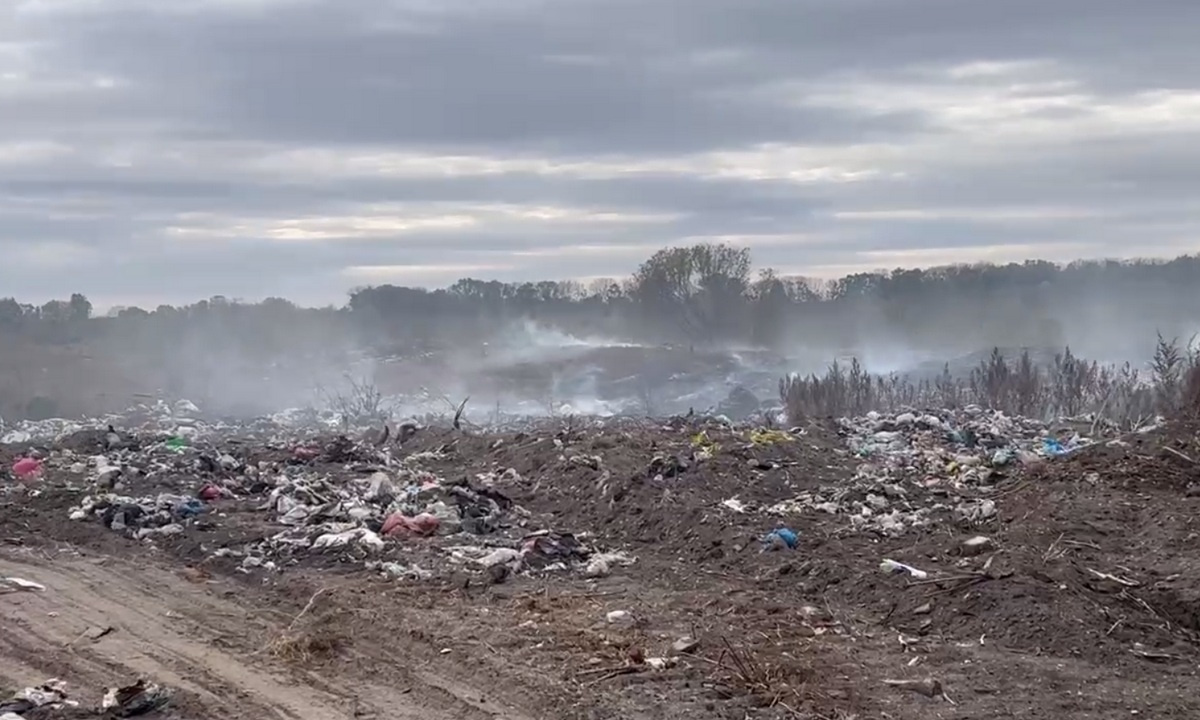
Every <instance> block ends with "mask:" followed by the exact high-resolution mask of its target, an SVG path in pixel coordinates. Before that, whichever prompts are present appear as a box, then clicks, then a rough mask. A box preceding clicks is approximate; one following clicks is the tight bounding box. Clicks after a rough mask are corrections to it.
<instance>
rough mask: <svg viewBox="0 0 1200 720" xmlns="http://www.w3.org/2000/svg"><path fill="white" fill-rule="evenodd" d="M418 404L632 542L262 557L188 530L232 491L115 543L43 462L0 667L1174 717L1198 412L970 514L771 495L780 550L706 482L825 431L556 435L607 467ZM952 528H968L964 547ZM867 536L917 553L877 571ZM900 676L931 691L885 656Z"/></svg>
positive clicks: (912, 713)
mask: <svg viewBox="0 0 1200 720" xmlns="http://www.w3.org/2000/svg"><path fill="white" fill-rule="evenodd" d="M439 432H440V431H431V432H430V433H429V434H428V436H427V437H425V438H421V439H420V440H419V442H418V443H417V445H416V446H415V447H413V448H412V450H413V451H419V450H420V449H422V447H423V446H422V443H424V444H426V445H427V446H429V447H432V446H435V445H437V446H441V445H445V444H446V443H447V442H448V441H449V442H451V443H452V444H453V448H454V452H452V453H451V454H450V456H449V457H448V458H447V459H446V460H445V461H443V462H444V463H445V467H443V468H441V470H442V472H443V473H444V474H445V475H446V476H447V477H452V476H454V475H456V474H461V475H472V474H474V473H477V472H483V471H486V470H491V469H495V468H498V467H514V468H516V469H517V470H518V471H519V473H520V475H521V476H522V477H523V478H524V481H523V484H522V485H521V486H520V487H513V488H508V489H507V491H508V492H510V494H511V495H512V496H513V499H514V500H516V501H517V502H518V503H520V504H521V505H522V506H524V507H526V508H527V509H529V510H530V511H531V512H532V513H536V514H538V515H539V516H542V517H551V518H554V522H555V524H556V526H557V527H559V528H561V529H563V530H575V531H590V532H592V533H594V534H595V535H596V536H597V537H598V538H602V539H603V540H604V541H605V542H606V543H607V544H608V545H610V546H614V547H623V548H626V549H628V550H629V551H630V552H631V553H633V554H635V555H636V556H637V557H638V562H637V563H636V564H634V565H633V566H631V567H628V568H623V569H620V570H618V571H616V572H614V573H613V575H612V576H610V577H607V578H603V579H599V580H589V579H585V578H582V577H579V576H551V577H547V578H540V579H534V578H525V577H516V578H512V579H511V580H509V581H508V582H506V583H503V584H490V583H487V582H483V581H482V580H481V579H480V578H479V577H477V576H465V575H464V576H451V577H443V578H439V579H437V580H434V581H426V582H412V581H399V582H397V581H384V580H381V579H379V578H377V577H375V576H373V575H370V574H368V573H366V572H364V571H361V570H357V569H355V568H354V567H353V566H351V565H346V564H340V563H337V562H334V561H328V562H322V560H321V558H314V559H313V560H312V561H311V562H308V563H301V564H298V565H296V566H295V567H292V568H290V569H288V570H287V571H286V572H284V573H283V574H281V575H279V576H276V577H274V578H272V579H269V580H268V581H265V582H264V581H263V580H262V578H261V577H257V576H255V577H252V576H247V575H243V574H239V573H236V572H233V570H232V568H231V567H229V566H226V565H223V564H222V563H221V562H220V561H215V560H213V559H212V552H213V550H214V549H215V548H217V547H220V546H221V545H222V544H224V543H228V542H232V541H233V540H234V539H236V537H248V536H252V535H254V534H255V533H262V532H265V531H266V529H267V528H265V527H263V525H264V524H265V522H266V520H265V518H259V517H257V516H256V515H254V514H253V513H249V512H241V511H234V509H231V510H230V512H229V513H228V515H227V519H228V523H227V527H225V528H223V529H222V530H221V531H220V532H215V533H214V534H213V535H212V536H211V537H207V538H202V539H200V540H196V539H194V538H190V539H181V540H179V541H177V542H174V543H166V542H159V543H156V544H140V543H135V542H132V541H128V540H125V539H123V538H121V537H118V536H115V535H114V534H113V533H111V532H108V531H106V530H105V529H104V528H102V527H101V526H99V525H98V524H92V523H72V522H69V521H68V520H66V513H65V511H64V510H65V508H66V507H67V506H68V505H69V504H70V496H69V493H67V491H66V490H64V489H63V488H59V487H56V486H55V484H54V481H53V479H48V480H47V483H46V486H45V487H44V488H41V489H40V490H39V492H38V494H37V496H36V497H29V496H25V495H18V494H9V495H6V496H4V499H3V500H0V503H2V504H0V575H7V576H19V577H22V578H26V579H29V580H34V581H36V582H40V583H42V584H44V585H45V586H46V587H47V590H46V592H44V593H25V592H22V593H8V594H0V628H2V632H0V686H3V687H0V689H11V688H17V687H21V686H24V685H27V684H32V683H40V682H42V681H44V680H46V679H47V678H49V677H58V678H62V679H64V680H66V681H67V682H68V684H69V688H70V690H71V691H72V693H73V697H76V698H78V699H79V700H81V701H82V702H83V703H84V704H85V705H92V704H94V703H95V702H96V701H97V700H98V699H99V696H100V693H101V691H102V688H103V687H105V686H107V685H113V684H118V683H121V684H124V683H127V682H131V681H132V680H134V679H136V678H137V677H139V676H144V677H149V678H152V679H154V680H156V681H158V682H163V683H167V684H169V685H172V686H174V687H176V688H178V689H179V694H178V696H177V700H176V702H175V703H174V704H173V706H172V709H171V710H170V712H169V713H168V714H166V715H164V716H163V717H174V718H180V719H183V718H188V719H191V718H196V719H207V718H214V719H215V718H225V719H230V718H233V719H236V718H289V719H292V720H309V719H314V720H315V719H318V718H319V719H321V720H328V719H334V720H340V719H342V718H408V717H412V718H417V717H420V718H434V719H436V718H447V719H449V718H466V719H468V720H473V719H476V718H478V719H481V720H482V719H484V718H494V719H497V720H498V719H506V720H509V719H511V720H524V719H526V718H539V719H540V718H561V719H563V720H574V719H579V720H583V719H587V720H600V719H607V718H613V719H615V718H624V719H631V718H632V719H635V720H636V719H640V718H647V719H649V718H655V719H663V720H672V719H682V718H692V719H695V718H729V719H736V720H742V719H743V718H747V717H749V718H820V719H826V718H840V719H842V720H845V719H847V718H893V719H901V718H904V719H907V718H912V719H916V718H921V719H922V720H925V719H927V718H947V719H951V718H959V719H963V720H966V719H968V718H971V719H977V718H991V717H1017V718H1045V719H1046V720H1049V719H1051V718H1060V717H1071V718H1096V719H1105V720H1107V719H1110V718H1111V719H1115V718H1130V717H1154V718H1195V717H1200V679H1198V678H1197V674H1196V673H1197V667H1198V662H1200V645H1198V640H1200V574H1198V573H1197V570H1198V569H1200V568H1198V566H1200V559H1198V557H1197V555H1196V553H1195V549H1194V548H1195V545H1196V538H1197V537H1198V533H1200V523H1198V522H1197V521H1196V519H1195V518H1196V517H1197V516H1198V515H1200V497H1197V492H1196V486H1197V485H1200V465H1198V464H1197V460H1200V440H1198V439H1197V434H1196V429H1195V428H1174V429H1172V430H1171V431H1169V432H1158V433H1154V434H1150V435H1145V436H1138V437H1135V438H1132V439H1131V440H1130V442H1129V443H1128V444H1127V445H1124V446H1121V447H1100V448H1096V449H1092V450H1085V451H1081V452H1080V453H1078V454H1077V455H1076V456H1073V457H1071V458H1067V459H1061V460H1054V461H1050V462H1048V463H1046V464H1044V465H1042V466H1040V467H1036V468H1033V469H1029V470H1025V471H1022V472H1019V473H1014V474H1013V476H1012V477H1010V478H1009V479H1008V480H1006V481H1005V482H1004V484H1002V485H1001V486H999V488H998V496H997V498H998V499H997V503H998V506H999V515H998V517H997V518H996V519H995V520H993V521H991V522H989V523H987V524H985V525H983V526H967V525H955V524H953V523H951V524H941V525H938V526H935V527H931V528H926V529H923V530H916V531H913V532H911V533H909V534H907V535H905V536H903V537H901V538H896V539H889V538H881V537H876V536H873V535H866V534H853V533H850V532H848V530H847V528H846V525H845V522H844V520H843V519H840V518H837V517H834V516H826V515H822V514H814V515H808V516H803V517H800V518H797V519H795V520H794V521H792V520H789V524H790V525H791V526H792V527H793V528H794V529H795V530H796V531H797V532H798V533H799V535H800V538H801V540H800V544H799V547H798V549H797V550H795V551H790V552H788V551H784V552H773V553H763V552H761V551H760V545H759V543H758V542H757V540H756V538H757V537H758V536H759V535H761V534H762V533H763V532H765V531H766V530H769V529H770V528H771V527H772V526H773V525H774V523H775V522H776V521H775V519H773V518H769V517H764V516H761V515H757V514H737V513H733V512H731V511H729V510H727V509H726V508H723V507H721V506H720V502H721V501H722V500H725V499H727V498H729V497H733V496H737V497H738V498H740V499H741V500H743V501H745V502H747V503H755V502H761V503H767V502H774V501H777V500H781V499H784V498H787V497H790V496H791V495H792V494H794V493H796V492H798V491H800V490H803V489H811V488H815V487H817V486H819V485H823V484H828V483H830V482H836V481H838V480H839V479H841V478H845V477H847V476H848V475H849V474H850V473H851V472H852V471H853V469H854V465H855V461H854V459H853V458H852V457H850V456H849V455H848V454H846V453H845V451H843V450H842V449H841V441H840V439H839V438H837V437H836V435H835V434H834V433H833V432H832V431H831V430H827V429H823V428H820V427H814V428H812V429H811V430H810V432H809V434H808V435H807V436H806V437H804V438H803V439H802V440H800V441H798V442H796V443H792V444H787V445H780V446H776V447H772V448H770V449H768V450H762V451H756V454H757V455H758V456H760V457H759V459H763V457H761V456H769V457H766V459H769V460H773V461H775V462H776V463H777V465H778V467H775V468H773V469H770V470H766V471H760V470H753V469H751V467H750V466H749V465H748V464H747V460H746V458H745V457H743V456H741V455H744V454H745V453H744V452H743V451H740V450H736V449H734V448H730V450H729V452H723V453H719V454H718V456H717V458H715V460H714V462H712V463H708V464H705V465H703V466H697V467H695V468H692V469H690V470H688V471H687V472H685V473H683V474H681V475H680V476H678V477H673V478H667V479H666V480H662V481H659V480H656V479H654V478H653V477H652V476H650V475H649V474H648V473H647V472H646V464H647V462H648V459H649V457H650V456H652V455H653V454H654V453H655V452H657V451H661V450H669V449H670V448H671V447H672V446H673V445H672V444H673V443H674V444H677V443H679V442H681V440H680V437H681V435H680V433H679V432H677V431H675V430H671V429H669V428H658V429H655V428H646V429H644V430H638V431H627V430H623V431H620V432H591V431H586V432H580V433H576V434H574V435H573V436H568V437H566V438H565V443H566V444H567V445H569V446H571V447H577V448H578V449H579V450H580V451H587V452H589V453H592V454H595V455H599V456H601V457H602V458H603V460H604V467H605V468H606V469H607V470H608V474H607V475H606V476H604V477H600V474H599V473H598V472H597V471H595V470H593V469H591V468H588V467H582V466H569V467H563V466H561V465H560V464H556V463H555V461H554V458H555V457H557V456H558V455H559V451H557V450H555V449H554V446H553V445H550V444H548V442H547V441H546V439H545V438H541V439H539V438H536V437H529V436H523V435H507V436H505V437H504V438H503V439H504V441H505V442H503V443H501V444H500V445H497V444H496V442H495V441H496V439H497V438H496V437H491V436H489V437H463V436H461V435H451V434H449V433H448V432H447V433H446V434H439ZM562 440H563V438H561V437H560V441H562ZM1164 448H1169V449H1164ZM5 452H6V451H4V450H0V455H4V454H5ZM10 454H11V453H10ZM0 459H7V458H6V457H0ZM602 485H603V487H601V486H602ZM978 534H981V535H986V536H988V537H989V538H991V539H992V540H993V542H994V544H995V547H994V550H993V551H992V552H989V553H987V554H985V555H980V556H977V557H962V556H961V555H960V554H959V552H958V548H959V546H960V543H961V541H962V540H963V539H965V538H968V537H971V536H974V535H978ZM235 536H236V537H235ZM404 542H407V543H412V544H413V545H414V547H411V548H404V549H403V551H404V552H411V553H412V554H414V555H418V554H420V553H421V552H422V548H420V547H416V545H418V544H419V543H420V542H421V541H419V540H408V541H404ZM884 557H891V558H895V559H897V560H901V561H903V562H907V563H910V564H912V565H916V566H918V567H921V568H922V569H925V570H927V571H929V572H930V573H931V574H932V573H938V575H937V577H940V578H943V579H942V580H940V581H938V582H922V581H914V580H906V579H904V578H899V577H896V576H888V575H883V574H881V573H880V572H879V569H878V564H879V561H880V559H882V558H884ZM613 610H625V611H627V612H628V613H630V614H631V615H632V617H633V618H634V619H635V622H634V623H633V624H632V625H629V626H624V625H621V626H616V625H613V624H610V623H607V622H606V620H605V618H606V614H607V613H608V612H610V611H613ZM106 628H110V630H109V631H107V632H103V631H104V629H106ZM685 636H686V637H691V638H695V639H696V640H697V641H698V646H697V647H696V649H695V650H694V652H693V653H692V654H688V655H684V656H682V657H681V659H680V661H679V663H678V665H676V666H675V667H672V668H668V669H665V670H661V671H655V670H649V669H644V667H645V666H644V665H641V664H637V663H631V662H630V658H631V657H633V658H641V657H646V658H653V657H658V656H663V655H666V654H669V649H670V647H671V645H672V644H673V643H674V642H676V641H677V640H679V639H681V638H683V637H685ZM631 666H632V667H633V668H634V669H635V670H636V671H631V670H630V667H631ZM925 679H935V680H936V681H937V682H938V684H939V685H940V687H941V689H942V690H943V691H944V695H943V696H939V697H932V698H931V697H926V696H925V695H923V694H920V693H918V692H915V691H913V690H911V689H907V688H905V687H900V686H897V685H895V684H894V683H889V682H888V681H909V680H925ZM80 712H81V713H82V711H80ZM58 716H59V717H72V716H71V715H64V714H61V713H60V714H59V715H58ZM78 716H83V715H82V714H81V715H78ZM31 717H34V716H31Z"/></svg>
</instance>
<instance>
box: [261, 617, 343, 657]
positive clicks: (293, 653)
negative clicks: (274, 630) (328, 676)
mask: <svg viewBox="0 0 1200 720" xmlns="http://www.w3.org/2000/svg"><path fill="white" fill-rule="evenodd" d="M344 645H345V641H344V640H343V638H342V637H341V636H339V635H338V634H337V633H336V632H334V631H333V630H332V629H331V628H330V624H329V623H328V622H326V621H324V620H321V619H317V620H315V621H314V622H312V623H311V624H308V625H306V626H305V627H303V628H292V629H289V630H285V631H284V632H282V633H280V635H279V636H278V637H276V638H275V639H274V640H272V641H271V643H270V644H269V645H267V652H269V653H270V654H271V655H272V656H274V657H276V658H278V659H280V660H282V661H284V662H286V663H289V664H292V665H311V664H314V663H321V662H324V661H326V660H329V659H330V658H332V657H334V656H336V655H337V654H338V653H340V652H341V651H342V648H343V647H344Z"/></svg>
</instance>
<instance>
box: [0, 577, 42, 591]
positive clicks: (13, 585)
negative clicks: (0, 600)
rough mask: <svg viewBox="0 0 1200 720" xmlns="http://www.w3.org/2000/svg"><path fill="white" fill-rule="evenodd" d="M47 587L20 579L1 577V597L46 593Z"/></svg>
mask: <svg viewBox="0 0 1200 720" xmlns="http://www.w3.org/2000/svg"><path fill="white" fill-rule="evenodd" d="M45 590H46V586H45V585H42V584H41V583H35V582H33V581H32V580H25V579H23V578H19V577H0V595H2V594H4V593H14V592H34V591H43V592H44V591H45Z"/></svg>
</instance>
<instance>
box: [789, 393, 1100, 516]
mask: <svg viewBox="0 0 1200 720" xmlns="http://www.w3.org/2000/svg"><path fill="white" fill-rule="evenodd" d="M839 426H840V429H841V432H842V434H843V435H844V436H845V438H846V441H847V444H848V446H849V448H850V450H851V451H852V452H853V453H854V455H855V456H856V457H858V458H859V459H860V462H859V465H858V467H857V469H856V471H855V474H854V477H853V478H852V479H851V480H850V482H849V483H845V484H840V485H837V486H827V487H822V488H820V489H818V490H814V491H808V492H804V493H800V494H798V495H797V496H796V497H794V498H791V499H788V500H785V501H783V502H780V503H777V504H775V505H774V506H772V507H770V508H768V512H769V513H771V514H773V515H779V516H789V515H801V514H805V513H811V512H821V513H827V514H830V515H841V516H845V517H846V518H847V519H848V522H849V526H850V528H851V529H853V530H855V531H867V532H874V533H877V534H881V535H884V536H889V537H895V536H899V535H902V534H904V533H905V532H907V531H908V530H909V529H912V528H920V527H925V526H928V525H930V524H932V523H934V522H936V521H939V520H941V519H944V518H947V517H948V518H951V519H953V520H955V521H959V522H966V523H982V522H986V521H988V520H990V519H992V518H993V517H995V515H996V512H997V508H996V501H995V500H994V499H993V498H992V497H990V496H991V495H992V494H993V493H994V486H995V485H996V484H997V483H998V482H999V481H1001V480H1003V479H1005V478H1006V477H1008V476H1009V474H1010V472H1011V471H1012V469H1013V468H1014V467H1015V466H1019V465H1032V464H1036V463H1038V462H1040V461H1042V460H1044V459H1046V458H1047V457H1057V456H1062V455H1066V454H1069V453H1072V452H1074V451H1076V450H1078V449H1080V448H1083V447H1087V446H1089V445H1091V444H1093V443H1092V441H1091V440H1089V439H1088V438H1086V437H1084V436H1082V435H1081V434H1080V433H1079V432H1078V431H1070V432H1069V434H1068V433H1061V434H1059V433H1055V432H1052V430H1051V428H1050V427H1049V426H1047V425H1046V424H1045V423H1042V422H1040V421H1037V420H1032V419H1029V418H1021V417H1012V416H1009V415H1005V414H1004V413H1002V412H996V411H988V410H984V409H983V408H980V407H978V406H968V407H966V408H963V409H962V410H961V411H958V412H950V411H947V412H944V413H941V414H934V413H923V414H918V413H912V412H904V413H899V414H896V415H884V414H881V413H877V412H872V413H868V414H867V415H866V416H864V417H860V418H853V419H842V420H841V421H839ZM1062 435H1065V437H1062Z"/></svg>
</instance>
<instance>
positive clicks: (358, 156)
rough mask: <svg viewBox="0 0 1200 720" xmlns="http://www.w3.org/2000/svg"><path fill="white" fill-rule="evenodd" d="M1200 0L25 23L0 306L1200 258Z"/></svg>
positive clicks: (549, 7) (307, 5) (113, 13)
mask: <svg viewBox="0 0 1200 720" xmlns="http://www.w3.org/2000/svg"><path fill="white" fill-rule="evenodd" d="M1198 33H1200V2H1198V1H1197V0H1140V1H1139V2H1132V0H637V1H634V0H186V1H185V0H3V2H0V295H16V296H17V297H18V298H20V299H22V300H25V301H31V302H32V301H37V302H40V301H44V300H45V299H48V298H50V297H54V296H59V297H61V296H65V295H68V294H70V293H71V292H73V291H80V292H84V293H86V294H87V295H88V296H89V297H91V298H92V299H93V301H94V302H95V303H96V304H97V305H98V306H101V307H104V306H111V305H118V304H119V305H124V304H142V305H156V304H158V303H160V302H187V301H193V300H196V299H199V298H203V297H208V296H211V295H216V294H223V295H226V296H229V297H238V298H245V299H247V300H255V299H259V298H262V297H264V296H269V295H281V296H286V297H289V298H291V299H294V300H296V301H298V302H301V303H304V304H325V303H336V304H341V303H342V302H344V300H345V297H346V291H347V290H348V289H349V288H351V287H353V286H356V285H364V284H374V283H383V282H392V283H399V284H417V285H426V286H440V285H444V284H448V283H450V282H453V281H454V280H455V279H456V278H459V277H463V276H473V277H485V278H493V277H494V278H499V279H504V280H525V279H544V278H554V279H558V278H581V279H583V278H592V277H598V276H620V275H624V274H627V273H629V272H630V271H632V270H633V269H634V268H635V267H636V265H637V263H638V262H640V261H641V260H643V259H644V258H646V257H647V256H649V255H650V254H651V253H652V252H654V251H655V250H656V249H658V248H660V247H663V246H666V245H671V244H681V243H693V242H697V241H704V240H712V241H727V242H736V243H740V244H745V245H748V246H750V247H751V248H752V249H753V252H754V256H755V259H756V262H757V264H759V265H770V266H773V267H776V268H777V269H779V270H780V271H781V272H783V273H787V274H792V273H797V274H806V275H816V276H834V275H840V274H844V273H847V272H854V271H858V270H871V269H877V268H881V267H889V268H890V267H896V266H912V265H923V266H927V265H935V264H944V263H952V262H975V261H982V260H991V261H1005V262H1006V261H1010V260H1022V259H1025V258H1030V257H1037V258H1044V259H1050V260H1070V259H1074V258H1079V257H1097V256H1119V257H1129V256H1135V255H1144V256H1173V255H1178V254H1183V253H1190V252H1195V251H1198V250H1200V234H1198V232H1197V231H1198V229H1200V194H1198V193H1197V190H1198V189H1200V73H1198V72H1197V71H1196V68H1197V67H1200V42H1197V37H1200V35H1198Z"/></svg>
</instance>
